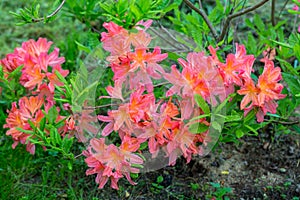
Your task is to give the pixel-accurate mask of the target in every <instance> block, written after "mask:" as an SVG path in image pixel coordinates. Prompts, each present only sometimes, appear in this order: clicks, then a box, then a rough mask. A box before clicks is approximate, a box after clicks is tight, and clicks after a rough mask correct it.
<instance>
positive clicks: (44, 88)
mask: <svg viewBox="0 0 300 200" xmlns="http://www.w3.org/2000/svg"><path fill="white" fill-rule="evenodd" d="M51 45H52V42H49V41H47V39H45V38H39V39H38V40H37V41H34V40H29V41H26V42H24V43H23V44H22V47H18V48H16V49H15V50H14V52H13V53H11V54H8V55H7V56H6V57H5V58H3V59H2V60H0V65H1V66H2V69H3V73H4V78H5V79H6V80H5V79H4V80H3V81H8V82H7V84H9V81H11V78H10V74H11V73H14V71H15V70H16V69H17V68H19V67H21V76H20V78H19V83H20V84H21V85H22V86H24V87H25V88H26V96H24V97H22V98H20V99H19V101H18V102H13V103H12V108H11V109H10V110H8V117H7V119H6V124H5V125H4V128H8V129H9V130H8V131H7V132H6V134H7V135H10V136H11V137H12V139H13V140H14V143H13V145H12V147H13V148H15V147H16V146H17V145H18V143H21V144H26V150H27V151H28V152H30V153H31V154H34V153H35V143H38V144H43V142H44V141H43V140H45V137H41V135H40V134H37V133H42V135H43V136H45V135H49V134H52V135H53V134H57V135H58V137H63V136H64V135H65V134H66V133H67V132H69V131H71V130H73V129H75V127H74V125H72V123H71V122H70V119H67V118H66V117H65V116H62V115H60V114H59V111H60V107H59V106H58V105H57V103H56V101H55V91H54V90H55V86H63V85H64V83H62V82H61V81H60V80H59V78H58V75H57V74H60V76H62V77H66V76H67V75H68V73H69V72H68V70H63V69H62V67H61V64H62V63H64V61H65V59H64V58H63V57H59V49H58V48H54V50H53V51H52V52H49V50H50V48H51ZM66 119H67V120H66ZM58 140H59V139H58ZM45 145H46V144H45ZM44 148H45V146H44Z"/></svg>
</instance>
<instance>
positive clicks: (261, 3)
mask: <svg viewBox="0 0 300 200" xmlns="http://www.w3.org/2000/svg"><path fill="white" fill-rule="evenodd" d="M268 1H269V0H262V1H261V2H259V3H257V4H255V5H254V6H252V7H249V8H247V9H245V10H242V11H240V12H237V13H234V14H231V15H229V16H228V17H227V19H226V21H225V24H224V27H223V29H222V32H221V35H220V37H219V38H217V41H218V42H220V41H222V40H223V39H224V37H225V35H226V34H227V29H228V27H229V24H230V22H231V20H232V19H234V18H236V17H239V16H241V15H244V14H247V13H249V12H251V11H253V10H255V9H257V8H259V7H261V6H262V5H264V4H265V3H267V2H268Z"/></svg>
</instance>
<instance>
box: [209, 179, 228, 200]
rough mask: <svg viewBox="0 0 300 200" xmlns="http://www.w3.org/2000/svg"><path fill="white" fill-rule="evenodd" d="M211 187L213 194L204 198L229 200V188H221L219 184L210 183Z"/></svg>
mask: <svg viewBox="0 0 300 200" xmlns="http://www.w3.org/2000/svg"><path fill="white" fill-rule="evenodd" d="M210 185H211V186H212V187H213V192H212V193H211V194H209V195H207V196H206V198H208V199H211V200H224V199H225V200H229V199H230V198H229V197H228V195H229V194H230V193H232V188H230V187H223V186H221V184H219V183H212V182H211V183H210Z"/></svg>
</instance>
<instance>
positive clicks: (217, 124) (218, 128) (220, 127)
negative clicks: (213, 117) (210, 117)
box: [211, 121, 222, 132]
mask: <svg viewBox="0 0 300 200" xmlns="http://www.w3.org/2000/svg"><path fill="white" fill-rule="evenodd" d="M211 126H212V127H213V128H214V129H215V130H217V131H219V132H222V126H221V125H220V124H219V123H218V122H216V121H213V122H212V123H211Z"/></svg>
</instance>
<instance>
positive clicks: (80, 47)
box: [75, 41, 91, 53]
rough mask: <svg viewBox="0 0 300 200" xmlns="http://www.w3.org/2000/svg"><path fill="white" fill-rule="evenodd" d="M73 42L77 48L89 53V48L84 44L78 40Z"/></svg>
mask: <svg viewBox="0 0 300 200" xmlns="http://www.w3.org/2000/svg"><path fill="white" fill-rule="evenodd" d="M75 43H76V44H77V47H78V49H79V50H81V51H84V52H86V53H91V49H90V48H88V47H86V46H84V45H83V44H80V43H79V42H77V41H75Z"/></svg>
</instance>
